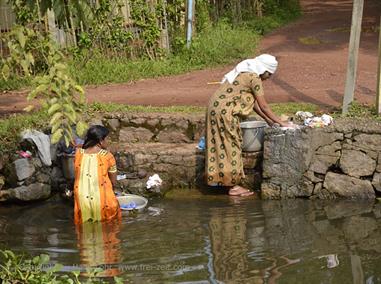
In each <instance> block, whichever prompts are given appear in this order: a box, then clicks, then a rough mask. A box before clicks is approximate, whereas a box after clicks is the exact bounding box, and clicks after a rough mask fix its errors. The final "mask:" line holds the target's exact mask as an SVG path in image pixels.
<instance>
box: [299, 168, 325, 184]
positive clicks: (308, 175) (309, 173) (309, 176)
mask: <svg viewBox="0 0 381 284" xmlns="http://www.w3.org/2000/svg"><path fill="white" fill-rule="evenodd" d="M304 177H305V178H307V180H309V181H311V182H313V183H317V182H322V181H323V180H322V179H321V178H319V177H317V176H315V173H314V172H313V171H307V172H305V173H304Z"/></svg>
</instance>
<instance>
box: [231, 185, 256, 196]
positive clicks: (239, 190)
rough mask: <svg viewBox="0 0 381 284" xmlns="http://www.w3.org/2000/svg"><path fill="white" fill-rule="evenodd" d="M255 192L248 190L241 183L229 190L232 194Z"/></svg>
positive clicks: (243, 194) (240, 194)
mask: <svg viewBox="0 0 381 284" xmlns="http://www.w3.org/2000/svg"><path fill="white" fill-rule="evenodd" d="M253 194H254V192H252V191H250V190H248V189H247V188H244V187H242V186H239V185H235V186H233V187H232V188H231V189H230V190H229V195H230V196H250V195H253Z"/></svg>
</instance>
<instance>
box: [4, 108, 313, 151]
mask: <svg viewBox="0 0 381 284" xmlns="http://www.w3.org/2000/svg"><path fill="white" fill-rule="evenodd" d="M271 107H272V109H273V110H274V112H275V113H277V114H278V115H280V114H286V115H292V114H295V112H297V111H298V110H305V111H310V112H316V111H318V110H319V108H318V106H316V105H313V104H303V103H284V104H272V105H271ZM205 110H206V108H205V107H196V106H169V107H151V106H131V105H122V104H113V103H109V104H104V103H94V104H91V105H89V106H88V108H87V109H86V111H85V113H84V116H85V117H86V116H87V117H89V118H90V117H92V116H94V115H95V114H96V113H107V112H109V113H111V112H129V113H130V112H138V113H141V112H158V113H204V112H205ZM47 121H49V115H48V114H47V113H46V111H43V110H40V111H35V112H33V113H28V114H17V115H12V116H10V117H8V118H7V119H2V120H0V153H14V152H15V151H16V147H17V145H18V143H17V142H18V139H19V135H20V133H21V131H22V130H24V129H28V128H34V129H46V128H47Z"/></svg>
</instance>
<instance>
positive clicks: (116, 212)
mask: <svg viewBox="0 0 381 284" xmlns="http://www.w3.org/2000/svg"><path fill="white" fill-rule="evenodd" d="M74 166H75V182H74V222H75V223H76V224H80V223H84V222H87V221H105V220H111V219H113V218H116V217H117V218H120V217H121V211H120V208H119V203H118V200H117V199H116V197H115V194H114V191H113V188H112V183H111V180H110V178H109V175H108V173H115V172H116V170H117V169H116V163H115V158H114V156H113V155H112V154H111V153H110V152H108V151H106V150H101V151H99V152H98V153H97V154H86V153H85V151H84V149H78V150H77V152H76V154H75V161H74Z"/></svg>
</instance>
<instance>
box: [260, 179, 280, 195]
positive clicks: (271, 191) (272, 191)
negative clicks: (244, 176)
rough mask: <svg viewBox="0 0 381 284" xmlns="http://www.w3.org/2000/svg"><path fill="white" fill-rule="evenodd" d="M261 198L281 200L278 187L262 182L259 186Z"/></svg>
mask: <svg viewBox="0 0 381 284" xmlns="http://www.w3.org/2000/svg"><path fill="white" fill-rule="evenodd" d="M261 198H262V199H280V198H281V188H280V186H277V185H274V184H271V183H267V182H263V183H262V185H261Z"/></svg>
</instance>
